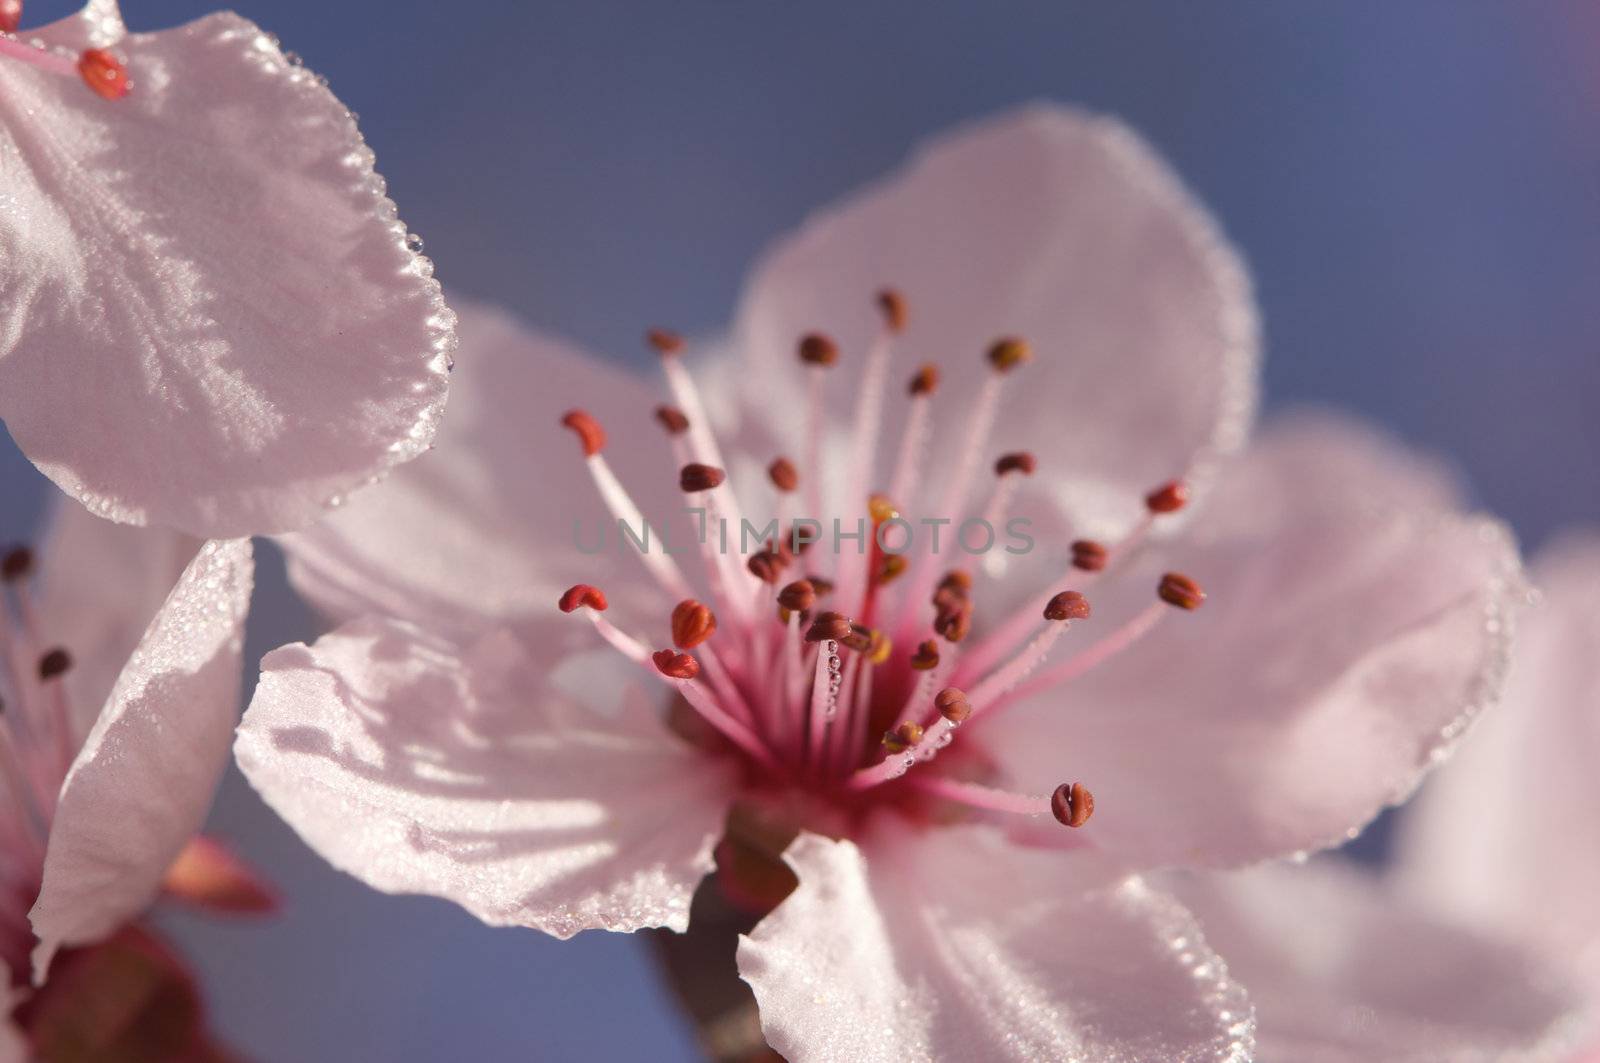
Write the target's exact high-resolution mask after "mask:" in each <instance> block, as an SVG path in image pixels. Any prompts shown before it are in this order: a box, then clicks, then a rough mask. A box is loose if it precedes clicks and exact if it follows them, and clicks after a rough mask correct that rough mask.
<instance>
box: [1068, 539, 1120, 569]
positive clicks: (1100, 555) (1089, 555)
mask: <svg viewBox="0 0 1600 1063" xmlns="http://www.w3.org/2000/svg"><path fill="white" fill-rule="evenodd" d="M1110 560H1111V551H1109V550H1107V549H1106V548H1105V547H1104V546H1102V545H1101V544H1099V543H1097V542H1095V541H1094V540H1093V539H1079V540H1078V541H1077V542H1075V543H1073V544H1072V567H1073V568H1076V569H1082V570H1083V571H1084V572H1099V571H1100V570H1101V569H1103V568H1105V567H1106V563H1107V562H1108V561H1110Z"/></svg>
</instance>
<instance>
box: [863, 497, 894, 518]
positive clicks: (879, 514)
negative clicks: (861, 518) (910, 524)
mask: <svg viewBox="0 0 1600 1063" xmlns="http://www.w3.org/2000/svg"><path fill="white" fill-rule="evenodd" d="M899 515H900V507H899V506H896V505H895V504H894V501H893V500H892V499H890V498H889V496H888V495H871V496H869V497H868V498H867V516H869V517H871V518H872V523H874V524H882V523H883V522H884V521H886V520H893V519H894V518H896V517H898V516H899Z"/></svg>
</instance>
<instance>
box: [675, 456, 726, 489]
mask: <svg viewBox="0 0 1600 1063" xmlns="http://www.w3.org/2000/svg"><path fill="white" fill-rule="evenodd" d="M727 478H728V474H727V473H725V472H723V471H722V470H721V469H719V468H717V467H716V466H715V465H701V464H700V463H699V462H697V461H693V462H690V463H689V464H688V465H685V466H684V467H683V471H682V472H680V473H679V474H678V486H679V487H681V488H683V490H684V491H685V492H687V493H689V494H691V495H692V494H695V493H697V492H699V491H710V490H711V489H712V488H715V487H720V486H721V485H722V481H723V480H726V479H727Z"/></svg>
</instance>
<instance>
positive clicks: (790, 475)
mask: <svg viewBox="0 0 1600 1063" xmlns="http://www.w3.org/2000/svg"><path fill="white" fill-rule="evenodd" d="M767 478H768V479H769V480H771V481H772V486H773V487H776V488H777V489H778V490H780V491H782V492H783V493H784V494H788V493H789V492H790V491H793V490H794V489H795V488H796V487H799V486H800V470H799V469H796V468H795V467H794V462H792V461H790V460H789V459H788V458H774V459H773V460H772V464H771V465H768V466H767Z"/></svg>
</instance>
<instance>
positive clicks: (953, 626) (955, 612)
mask: <svg viewBox="0 0 1600 1063" xmlns="http://www.w3.org/2000/svg"><path fill="white" fill-rule="evenodd" d="M933 630H935V631H937V632H938V633H939V634H940V636H942V637H943V638H944V640H945V641H946V642H960V641H961V640H962V639H964V638H966V637H967V635H968V634H969V633H970V632H971V631H972V605H971V603H966V602H964V603H962V604H961V605H959V606H956V607H954V608H950V609H941V610H940V611H939V615H938V616H936V617H935V618H934V620H933Z"/></svg>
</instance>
